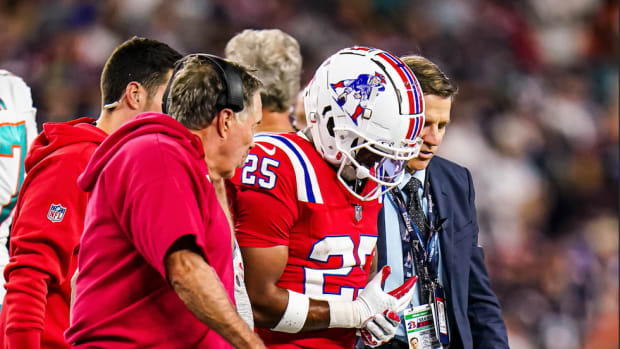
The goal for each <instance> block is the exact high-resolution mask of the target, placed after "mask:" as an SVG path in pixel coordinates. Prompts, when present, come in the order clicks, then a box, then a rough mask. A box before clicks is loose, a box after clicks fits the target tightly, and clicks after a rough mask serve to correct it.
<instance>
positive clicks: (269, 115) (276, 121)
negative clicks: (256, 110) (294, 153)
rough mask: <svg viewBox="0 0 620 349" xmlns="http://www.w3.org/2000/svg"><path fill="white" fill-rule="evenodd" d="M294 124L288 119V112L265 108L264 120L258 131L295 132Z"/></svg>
mask: <svg viewBox="0 0 620 349" xmlns="http://www.w3.org/2000/svg"><path fill="white" fill-rule="evenodd" d="M293 131H294V129H293V126H292V125H291V123H290V121H289V119H288V113H285V112H274V111H269V110H268V109H265V108H263V120H262V121H261V123H260V125H258V127H257V128H256V132H293Z"/></svg>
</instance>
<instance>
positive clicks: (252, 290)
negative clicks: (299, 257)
mask: <svg viewBox="0 0 620 349" xmlns="http://www.w3.org/2000/svg"><path fill="white" fill-rule="evenodd" d="M241 253H242V254H243V261H244V265H245V282H246V287H247V290H248V296H249V297H250V300H251V302H252V310H253V312H254V321H255V322H256V325H257V326H260V327H266V328H276V329H277V325H278V324H279V322H280V320H282V318H283V315H284V313H285V311H286V310H287V308H288V305H289V302H291V301H298V302H299V303H297V304H296V306H298V308H299V309H296V307H291V311H296V312H298V314H297V315H299V317H298V319H297V323H296V324H295V327H299V326H300V325H301V326H303V327H301V328H300V329H301V330H302V331H312V330H319V329H325V328H328V327H329V322H330V316H329V304H328V303H327V302H326V301H320V300H316V299H309V298H307V297H305V296H303V295H301V294H298V293H295V292H292V291H291V292H289V291H288V290H286V289H284V288H281V287H278V286H277V282H278V280H279V279H280V277H281V276H282V272H283V271H284V268H285V267H286V262H287V260H288V247H287V246H283V245H278V246H273V247H241ZM291 298H293V299H291ZM294 308H295V309H294ZM306 308H307V311H306ZM304 313H306V317H305V318H303V319H302V317H303V316H302V315H304ZM283 325H284V324H283ZM295 332H297V331H295Z"/></svg>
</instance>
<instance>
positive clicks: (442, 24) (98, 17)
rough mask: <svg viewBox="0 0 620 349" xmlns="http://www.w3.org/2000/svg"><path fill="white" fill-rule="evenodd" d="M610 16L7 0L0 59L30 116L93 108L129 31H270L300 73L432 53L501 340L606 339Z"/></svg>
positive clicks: (378, 5) (582, 344)
mask: <svg viewBox="0 0 620 349" xmlns="http://www.w3.org/2000/svg"><path fill="white" fill-rule="evenodd" d="M617 18H618V3H617V1H613V0H569V1H567V0H545V1H540V0H528V1H521V2H517V1H499V0H470V1H466V2H447V1H432V0H420V1H415V2H412V1H406V0H389V1H385V0H364V1H354V0H339V1H301V0H294V1H284V0H265V1H260V2H259V1H251V0H209V1H199V0H181V1H176V2H171V1H169V2H166V1H161V0H139V1H120V0H113V1H105V2H98V1H70V0H64V1H61V0H54V1H40V0H21V1H5V2H3V3H2V4H1V5H0V22H1V23H3V25H2V26H3V28H4V29H3V30H2V31H0V42H1V43H2V49H1V50H0V67H2V68H3V69H6V70H9V71H12V72H13V73H15V74H17V75H19V76H22V77H23V78H24V80H25V81H26V82H27V83H28V84H29V85H30V86H31V88H32V94H33V100H34V104H35V106H36V107H37V110H38V112H37V122H38V124H39V126H40V125H41V124H42V123H44V122H48V121H67V120H68V118H70V117H73V116H75V115H97V114H98V113H99V111H98V108H99V103H100V96H99V87H98V79H99V74H100V72H101V68H102V65H103V64H104V62H105V59H106V58H107V57H108V54H109V52H111V51H112V49H113V48H114V47H115V46H116V45H118V44H119V43H121V42H122V41H123V40H125V39H126V38H129V37H131V36H133V35H141V36H145V37H150V38H153V39H157V40H160V41H163V42H166V43H168V44H169V45H170V46H172V47H174V48H176V49H178V50H180V51H181V52H185V53H187V52H210V53H214V54H219V55H223V51H224V46H225V44H226V42H227V41H228V40H229V39H230V38H231V37H232V36H234V35H235V34H236V33H238V32H240V31H242V30H243V29H245V28H280V29H282V30H283V31H286V32H288V33H290V34H291V35H292V36H293V37H295V38H296V39H297V40H298V41H299V43H300V46H301V51H302V56H303V61H304V70H303V72H302V84H305V83H307V81H308V79H309V78H310V77H311V74H312V73H313V71H314V69H315V68H316V66H317V65H318V64H319V63H320V62H321V61H322V60H323V59H325V58H326V57H327V56H329V55H330V54H332V53H334V52H335V51H336V50H338V49H339V48H341V47H345V46H349V45H354V44H363V45H368V46H376V47H381V48H383V49H386V50H390V51H391V52H394V53H396V54H398V55H406V54H422V55H424V56H426V57H429V58H430V59H432V60H433V61H435V62H437V63H438V64H439V65H440V66H441V67H442V68H443V69H444V70H446V72H447V73H448V74H449V75H450V76H452V77H453V78H454V80H455V81H456V82H457V83H458V84H459V90H460V92H459V95H458V96H457V98H456V100H455V103H454V107H453V111H452V115H453V117H452V123H451V125H450V132H449V136H447V137H446V139H445V141H444V145H443V146H442V148H441V151H440V155H442V156H444V157H446V158H448V159H451V160H453V161H455V162H457V163H460V164H461V165H463V166H466V167H468V168H469V169H470V170H471V171H472V175H473V178H474V182H475V186H476V189H477V200H476V203H477V208H478V219H479V224H480V229H481V231H480V242H481V244H482V245H484V246H485V251H486V264H487V267H488V268H489V273H490V277H491V285H492V286H493V289H494V291H495V292H496V294H497V296H498V298H499V300H500V303H501V305H502V310H503V315H504V319H505V321H506V325H507V327H508V337H509V340H510V344H511V347H512V348H515V349H530V348H545V349H554V348H567V349H571V348H603V349H604V348H617V343H618V201H617V193H618V169H619V163H618V66H617V58H618V21H617Z"/></svg>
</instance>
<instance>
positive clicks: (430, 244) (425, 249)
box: [392, 187, 439, 281]
mask: <svg viewBox="0 0 620 349" xmlns="http://www.w3.org/2000/svg"><path fill="white" fill-rule="evenodd" d="M392 193H393V195H392V198H393V199H394V200H393V201H394V203H395V204H396V206H397V208H398V211H399V213H400V215H401V218H402V221H403V223H404V225H405V229H407V232H408V233H409V236H410V237H411V245H412V246H411V247H412V250H413V255H414V258H415V259H416V262H417V263H416V264H418V265H420V266H423V267H424V269H426V268H428V269H430V270H429V271H430V273H429V275H427V277H428V278H429V281H430V279H433V280H436V279H437V274H438V266H439V258H438V255H439V243H438V240H439V238H438V237H439V234H438V232H437V230H436V229H435V227H434V224H433V220H432V219H430V222H431V224H430V225H431V226H430V229H429V235H428V240H427V241H424V239H423V238H422V234H421V233H420V230H419V229H418V227H417V226H416V225H415V224H413V223H412V221H411V217H410V216H409V213H408V212H407V206H406V205H405V199H404V198H403V196H402V192H401V191H400V189H399V188H398V187H395V188H393V189H392ZM412 195H417V194H416V193H412ZM409 200H417V197H412V198H409ZM427 200H429V201H428V202H429V203H430V202H431V201H430V200H431V199H430V197H427ZM430 207H432V204H431V205H430ZM431 209H432V208H429V216H431V214H430V213H431V211H430V210H431ZM414 232H415V235H414V234H413V233H414ZM414 236H415V239H416V240H417V242H418V243H414V238H413V237H414ZM416 272H417V273H420V272H422V271H420V270H417V271H416ZM421 276H422V278H424V276H425V275H421Z"/></svg>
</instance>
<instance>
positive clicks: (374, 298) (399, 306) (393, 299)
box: [329, 265, 417, 328]
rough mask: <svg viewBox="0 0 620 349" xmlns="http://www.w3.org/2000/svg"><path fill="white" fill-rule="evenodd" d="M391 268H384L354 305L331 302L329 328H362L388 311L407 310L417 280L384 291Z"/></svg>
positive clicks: (413, 279) (369, 283) (412, 279)
mask: <svg viewBox="0 0 620 349" xmlns="http://www.w3.org/2000/svg"><path fill="white" fill-rule="evenodd" d="M391 271H392V270H391V269H390V267H389V266H387V265H386V266H384V267H383V268H382V269H381V270H380V271H379V273H377V275H375V277H374V278H373V279H372V280H370V282H368V284H367V285H366V287H365V288H364V290H363V291H362V292H360V294H359V296H358V297H357V299H356V300H354V301H353V302H352V303H349V302H337V301H330V302H329V307H330V324H329V327H332V328H333V327H342V328H351V327H354V328H361V327H362V326H363V325H364V324H365V322H366V321H368V320H370V319H371V318H373V317H374V316H375V315H382V314H383V313H384V312H386V311H388V310H392V311H394V312H400V311H402V310H404V309H405V307H406V306H407V303H409V301H410V300H411V297H412V295H413V285H414V284H415V282H416V280H417V278H415V277H413V278H411V279H409V280H407V281H406V282H405V283H404V284H402V285H401V286H399V287H398V288H397V289H395V290H394V291H392V292H390V293H388V292H385V291H383V289H382V288H381V285H383V283H384V282H385V279H387V277H388V276H389V275H390V273H391Z"/></svg>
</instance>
